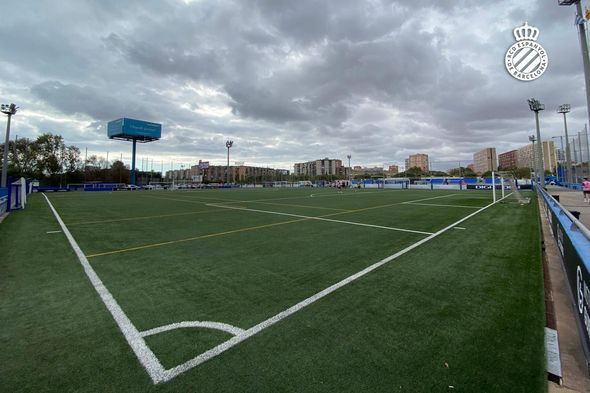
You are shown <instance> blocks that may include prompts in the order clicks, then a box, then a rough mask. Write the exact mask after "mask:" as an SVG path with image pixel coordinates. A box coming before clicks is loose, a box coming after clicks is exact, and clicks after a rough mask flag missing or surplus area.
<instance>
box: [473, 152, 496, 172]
mask: <svg viewBox="0 0 590 393" xmlns="http://www.w3.org/2000/svg"><path fill="white" fill-rule="evenodd" d="M473 168H474V171H475V173H477V174H480V175H481V174H482V173H485V172H487V171H496V170H498V160H497V157H496V148H495V147H487V148H485V149H483V150H480V151H478V152H477V153H475V154H474V155H473Z"/></svg>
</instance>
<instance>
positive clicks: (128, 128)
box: [107, 117, 162, 185]
mask: <svg viewBox="0 0 590 393" xmlns="http://www.w3.org/2000/svg"><path fill="white" fill-rule="evenodd" d="M107 135H108V136H109V138H110V139H121V140H124V141H131V142H133V152H132V154H131V184H133V185H135V153H136V144H137V142H151V141H156V140H158V139H160V138H161V137H162V125H161V124H158V123H151V122H149V121H143V120H136V119H128V118H126V117H123V118H121V119H117V120H113V121H109V123H108V124H107Z"/></svg>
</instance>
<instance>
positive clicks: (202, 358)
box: [164, 193, 512, 381]
mask: <svg viewBox="0 0 590 393" xmlns="http://www.w3.org/2000/svg"><path fill="white" fill-rule="evenodd" d="M511 194H512V193H510V194H508V195H506V196H505V197H504V198H501V199H498V201H496V202H492V203H490V204H489V205H487V206H484V207H482V208H481V209H479V210H477V211H475V212H473V213H471V214H469V215H468V216H466V217H463V218H462V219H460V220H459V221H457V222H454V223H453V224H451V225H449V226H447V227H445V228H443V229H441V230H440V231H438V232H435V233H433V234H432V235H430V236H428V237H426V238H424V239H422V240H420V241H418V242H416V243H414V244H412V245H410V246H408V247H406V248H404V249H403V250H401V251H398V252H396V253H395V254H393V255H390V256H388V257H387V258H385V259H382V260H380V261H379V262H376V263H374V264H372V265H371V266H369V267H367V268H365V269H363V270H361V271H360V272H358V273H355V274H353V275H352V276H349V277H347V278H345V279H344V280H342V281H340V282H338V283H336V284H334V285H332V286H329V287H328V288H326V289H324V290H322V291H320V292H318V293H316V294H315V295H313V296H311V297H308V298H307V299H305V300H303V301H301V302H299V303H297V304H295V305H294V306H292V307H289V308H288V309H286V310H284V311H281V312H280V313H278V314H277V315H275V316H273V317H270V318H269V319H267V320H265V321H262V322H260V323H259V324H258V325H255V326H253V327H251V328H250V329H248V330H246V331H245V332H244V333H242V334H238V335H236V336H234V337H232V338H230V339H229V340H227V341H226V342H224V343H221V344H219V345H217V346H216V347H214V348H211V349H210V350H208V351H206V352H203V353H202V354H200V355H199V356H196V357H194V358H192V359H191V360H188V361H186V362H185V363H183V364H180V365H178V366H176V367H173V368H171V369H169V370H166V371H165V374H164V380H165V381H169V380H170V379H172V378H174V377H176V376H177V375H179V374H182V373H183V372H185V371H188V370H190V369H191V368H193V367H196V366H198V365H199V364H202V363H204V362H206V361H207V360H209V359H212V358H214V357H215V356H217V355H219V354H221V353H223V352H225V351H227V350H228V349H230V348H232V347H234V346H236V345H238V344H239V343H241V342H242V341H244V340H246V339H248V338H250V337H252V336H254V335H256V334H257V333H260V332H261V331H263V330H264V329H266V328H268V327H270V326H272V325H274V324H275V323H277V322H279V321H281V320H283V319H285V318H287V317H288V316H290V315H291V314H294V313H296V312H297V311H299V310H301V309H302V308H304V307H307V306H309V305H310V304H312V303H314V302H315V301H317V300H319V299H321V298H323V297H325V296H327V295H329V294H330V293H332V292H334V291H335V290H337V289H339V288H342V287H343V286H345V285H347V284H350V283H351V282H353V281H355V280H356V279H358V278H360V277H362V276H364V275H366V274H368V273H370V272H372V271H373V270H375V269H377V268H379V267H381V266H383V265H385V264H386V263H388V262H391V261H392V260H394V259H396V258H398V257H400V256H402V255H404V254H406V253H407V252H409V251H411V250H413V249H414V248H416V247H418V246H421V245H422V244H424V243H426V242H428V241H430V240H432V239H434V238H435V237H437V236H439V235H441V234H442V233H444V232H446V231H448V230H449V229H451V228H453V227H455V226H456V225H457V224H460V223H462V222H463V221H466V220H468V219H470V218H471V217H473V216H475V215H476V214H478V213H481V212H482V211H484V210H486V209H487V208H489V207H490V206H493V205H494V204H496V203H498V202H499V201H501V200H502V199H505V198H507V197H508V196H510V195H511Z"/></svg>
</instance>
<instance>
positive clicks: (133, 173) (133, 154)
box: [130, 139, 137, 186]
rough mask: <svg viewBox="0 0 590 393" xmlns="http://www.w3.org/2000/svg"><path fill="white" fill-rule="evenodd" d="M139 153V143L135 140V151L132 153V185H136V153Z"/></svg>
mask: <svg viewBox="0 0 590 393" xmlns="http://www.w3.org/2000/svg"><path fill="white" fill-rule="evenodd" d="M136 151H137V141H136V140H135V139H133V150H132V152H131V179H130V180H131V184H133V185H134V186H136V185H137V184H135V152H136Z"/></svg>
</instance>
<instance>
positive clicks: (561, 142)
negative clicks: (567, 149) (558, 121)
mask: <svg viewBox="0 0 590 393" xmlns="http://www.w3.org/2000/svg"><path fill="white" fill-rule="evenodd" d="M557 138H559V144H560V146H561V152H562V154H563V135H559V136H552V137H551V139H557ZM560 162H561V169H562V172H563V160H558V162H557V181H559V163H560ZM563 180H564V179H563V173H562V174H561V181H563ZM565 181H566V182H567V178H566V180H565Z"/></svg>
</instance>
